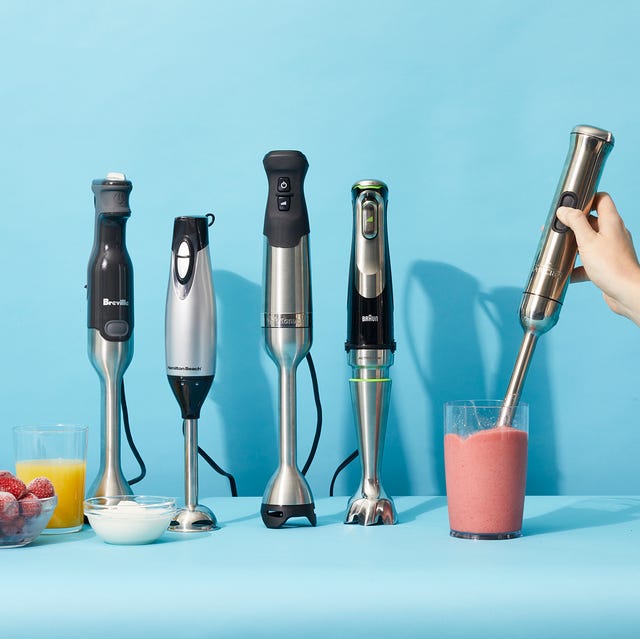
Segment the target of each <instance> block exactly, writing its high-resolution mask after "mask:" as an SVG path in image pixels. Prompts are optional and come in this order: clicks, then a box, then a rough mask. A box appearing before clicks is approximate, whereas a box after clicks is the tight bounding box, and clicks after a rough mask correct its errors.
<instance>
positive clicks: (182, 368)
mask: <svg viewBox="0 0 640 639" xmlns="http://www.w3.org/2000/svg"><path fill="white" fill-rule="evenodd" d="M167 368H168V369H169V370H170V371H201V370H202V366H167Z"/></svg>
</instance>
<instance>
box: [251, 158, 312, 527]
mask: <svg viewBox="0 0 640 639" xmlns="http://www.w3.org/2000/svg"><path fill="white" fill-rule="evenodd" d="M263 164H264V168H265V171H266V173H267V178H268V181H269V195H268V198H267V207H266V213H265V219H264V235H265V237H266V239H265V261H264V314H263V323H262V325H263V327H264V339H265V345H266V349H267V352H268V354H269V356H270V357H271V359H272V360H273V361H274V362H275V364H276V366H277V367H278V373H279V389H280V390H279V416H280V451H279V452H280V463H279V466H278V469H277V470H276V472H275V473H274V475H273V476H272V477H271V479H270V480H269V483H268V484H267V487H266V490H265V492H264V496H263V498H262V506H261V508H260V514H261V515H262V521H263V522H264V523H265V525H266V526H267V527H268V528H279V527H280V526H282V525H283V524H284V523H285V522H286V521H287V520H288V519H290V518H291V517H306V518H307V519H308V520H309V522H310V523H311V525H312V526H315V525H316V514H315V510H314V509H315V506H314V503H313V497H312V495H311V490H310V488H309V485H308V484H307V481H306V479H305V478H304V476H303V475H302V473H301V472H300V470H299V469H298V464H297V415H296V369H297V367H298V364H299V363H300V362H301V361H302V360H303V359H304V357H305V356H306V355H307V353H308V352H309V350H310V348H311V278H310V269H309V218H308V214H307V205H306V203H305V199H304V191H303V182H304V177H305V175H306V173H307V169H308V168H309V164H308V162H307V158H306V157H305V156H304V155H303V154H302V153H300V152H299V151H271V152H270V153H267V155H266V156H265V157H264V160H263Z"/></svg>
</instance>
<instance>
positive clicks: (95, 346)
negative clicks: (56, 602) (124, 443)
mask: <svg viewBox="0 0 640 639" xmlns="http://www.w3.org/2000/svg"><path fill="white" fill-rule="evenodd" d="M131 188H132V186H131V182H130V181H129V180H127V179H126V177H125V176H124V174H123V173H109V174H107V177H106V178H105V179H103V180H94V181H93V182H92V185H91V189H92V190H93V193H94V203H95V211H96V221H95V237H94V243H93V249H92V251H91V256H90V258H89V266H88V273H87V301H88V328H89V359H90V360H91V363H92V364H93V367H94V368H95V369H96V371H97V373H98V376H99V377H100V385H101V395H102V397H101V401H102V411H101V443H100V469H99V471H98V475H97V477H96V478H95V480H94V481H93V484H91V487H90V488H89V490H88V492H87V497H96V496H97V497H103V496H110V495H130V494H131V493H132V491H131V488H130V486H129V484H128V482H127V480H126V479H125V478H124V475H123V473H122V467H121V465H120V439H121V438H120V412H121V409H122V397H121V393H120V391H121V385H122V377H123V375H124V372H125V370H126V369H127V367H128V366H129V363H130V362H131V358H132V356H133V266H132V264H131V258H130V257H129V253H128V251H127V247H126V244H125V226H126V223H127V220H128V219H129V216H130V215H131V209H130V208H129V194H130V193H131Z"/></svg>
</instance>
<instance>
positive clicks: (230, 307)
mask: <svg viewBox="0 0 640 639" xmlns="http://www.w3.org/2000/svg"><path fill="white" fill-rule="evenodd" d="M213 280H214V285H215V289H216V302H217V304H218V313H219V315H220V319H221V321H219V322H218V352H217V357H218V367H219V369H223V370H224V375H220V376H216V381H215V392H213V393H211V394H210V395H209V400H210V401H213V402H214V403H215V404H216V405H217V406H218V408H219V410H220V413H221V415H222V422H223V426H222V432H223V437H224V440H225V442H226V466H227V470H229V471H230V472H231V473H233V475H234V476H235V478H236V481H237V484H238V494H239V495H262V493H263V491H264V488H265V486H266V485H267V482H268V480H269V477H270V476H271V474H272V473H273V470H274V460H276V459H277V456H278V452H277V440H276V437H275V432H274V425H273V415H274V411H273V400H272V397H271V390H270V387H269V383H268V380H267V378H266V375H265V374H264V371H263V368H262V363H261V360H260V354H261V353H262V352H263V349H264V346H263V341H262V332H261V328H260V316H259V312H260V308H261V299H262V289H261V287H260V286H259V285H257V284H254V283H253V282H250V281H249V280H246V279H244V278H242V277H240V276H238V275H236V274H234V273H231V272H229V271H214V274H213ZM252 309H255V312H253V311H252ZM232 318H233V319H232ZM238 380H242V383H238Z"/></svg>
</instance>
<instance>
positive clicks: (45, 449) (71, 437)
mask: <svg viewBox="0 0 640 639" xmlns="http://www.w3.org/2000/svg"><path fill="white" fill-rule="evenodd" d="M87 430H88V429H87V427H86V426H75V425H70V424H56V425H54V426H16V427H15V428H14V429H13V436H14V438H13V441H14V446H15V460H16V476H17V477H18V478H19V479H21V480H22V481H23V482H24V483H25V484H28V483H29V482H30V481H31V480H32V479H35V478H36V477H47V478H48V479H49V480H50V481H51V483H52V484H53V487H54V489H55V491H56V495H57V496H58V505H57V506H56V509H55V511H54V512H53V516H52V517H51V520H50V521H49V524H48V525H47V527H46V529H45V530H44V531H43V532H45V533H50V534H51V533H67V532H77V531H78V530H80V529H81V528H82V524H83V521H84V513H83V508H82V502H83V500H84V480H85V470H86V459H87Z"/></svg>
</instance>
